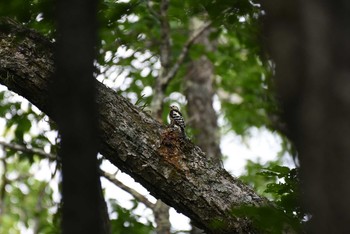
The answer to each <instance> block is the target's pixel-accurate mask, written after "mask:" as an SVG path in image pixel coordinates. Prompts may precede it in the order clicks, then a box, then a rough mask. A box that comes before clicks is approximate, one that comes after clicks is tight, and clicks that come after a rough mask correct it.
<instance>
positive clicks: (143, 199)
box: [100, 170, 154, 210]
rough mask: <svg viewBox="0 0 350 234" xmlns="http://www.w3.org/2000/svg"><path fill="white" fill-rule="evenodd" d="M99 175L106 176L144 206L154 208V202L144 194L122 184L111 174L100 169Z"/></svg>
mask: <svg viewBox="0 0 350 234" xmlns="http://www.w3.org/2000/svg"><path fill="white" fill-rule="evenodd" d="M100 175H101V176H103V177H104V178H106V179H107V180H108V181H109V182H111V183H113V184H114V185H116V186H118V187H119V188H121V189H123V190H124V191H126V192H128V193H130V194H131V195H132V196H133V197H134V198H135V199H136V200H138V201H139V202H142V203H143V204H145V206H147V207H148V208H150V209H151V210H153V209H154V204H153V203H152V202H150V201H149V200H148V199H147V198H146V197H145V196H143V195H142V194H140V193H139V192H137V191H136V190H135V189H132V188H130V187H128V186H126V185H125V184H123V183H122V182H121V181H120V180H118V179H116V178H115V177H114V175H113V174H110V173H108V172H105V171H103V170H100Z"/></svg>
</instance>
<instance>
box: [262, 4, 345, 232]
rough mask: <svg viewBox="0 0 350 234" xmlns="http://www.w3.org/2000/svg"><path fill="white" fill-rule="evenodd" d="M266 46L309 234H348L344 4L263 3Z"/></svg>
mask: <svg viewBox="0 0 350 234" xmlns="http://www.w3.org/2000/svg"><path fill="white" fill-rule="evenodd" d="M265 8H266V11H267V13H266V28H265V29H266V35H267V40H268V41H267V44H268V47H269V49H270V51H271V54H272V57H273V60H274V61H275V62H276V81H277V88H278V93H279V96H280V98H281V101H282V106H283V110H284V118H285V120H286V122H287V124H288V127H289V129H288V131H289V132H290V134H291V138H292V140H293V141H294V143H295V145H296V147H297V149H298V152H299V160H300V165H301V175H302V188H303V191H304V196H303V198H304V200H303V202H304V204H305V207H306V208H308V209H309V211H310V212H311V214H312V219H311V225H310V227H309V231H310V233H350V225H349V220H350V215H349V210H350V182H349V178H350V170H349V165H350V157H349V155H350V137H349V136H350V123H349V120H350V66H349V61H350V43H349V41H350V27H349V22H350V14H349V12H350V2H349V1H324V0H319V1H317V0H310V1H283V2H279V3H276V2H274V3H272V2H269V1H266V4H265Z"/></svg>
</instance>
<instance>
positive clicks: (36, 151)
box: [0, 141, 57, 160]
mask: <svg viewBox="0 0 350 234" xmlns="http://www.w3.org/2000/svg"><path fill="white" fill-rule="evenodd" d="M0 145H2V146H3V147H4V148H8V149H13V150H18V151H21V152H23V153H29V154H36V155H39V156H41V157H44V158H48V159H50V160H56V159H57V157H56V155H53V154H50V153H46V152H45V151H44V150H41V149H35V148H28V147H27V146H25V145H20V144H16V143H6V142H4V141H0Z"/></svg>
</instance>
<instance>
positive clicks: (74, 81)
mask: <svg viewBox="0 0 350 234" xmlns="http://www.w3.org/2000/svg"><path fill="white" fill-rule="evenodd" d="M96 14H97V1H84V0H73V1H71V0H61V1H58V3H57V19H58V20H57V34H58V35H59V36H58V38H57V42H58V43H57V44H56V50H55V64H56V65H57V69H56V71H55V73H54V75H53V84H52V86H51V87H50V89H49V92H50V94H51V95H50V96H49V97H50V100H52V105H53V106H55V109H54V113H53V114H54V115H55V117H56V121H57V124H58V129H59V132H60V135H61V147H60V153H59V155H60V157H61V158H62V191H63V192H62V200H63V209H62V233H72V234H73V233H94V234H95V233H101V234H102V233H109V228H108V215H107V213H106V212H107V210H106V209H105V203H104V200H103V197H102V196H101V194H102V189H101V184H100V180H99V173H98V164H97V152H98V151H97V150H98V138H97V133H98V131H97V124H98V121H97V108H96V102H95V97H96V93H95V90H96V88H95V83H96V80H95V79H94V77H93V71H94V65H93V63H94V59H95V57H96V52H95V46H96V42H97V36H96V35H97V27H96V24H97V23H96ZM30 68H31V67H29V69H30ZM104 219H105V220H104Z"/></svg>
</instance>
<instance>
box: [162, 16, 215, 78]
mask: <svg viewBox="0 0 350 234" xmlns="http://www.w3.org/2000/svg"><path fill="white" fill-rule="evenodd" d="M210 26H211V22H207V23H205V24H204V25H203V26H202V28H201V29H199V30H198V31H197V32H196V33H194V34H193V35H192V36H191V37H190V38H189V39H188V40H187V41H186V43H185V44H184V45H183V47H182V50H181V53H180V55H179V57H178V58H177V60H176V62H175V63H174V65H173V66H172V68H171V69H170V70H169V72H168V73H167V75H166V76H165V77H164V78H163V80H162V82H163V84H164V85H167V84H168V83H169V82H170V80H171V79H172V78H173V77H174V76H175V75H176V73H177V72H178V70H179V68H180V66H181V64H182V63H183V62H184V60H185V58H186V56H187V55H188V52H189V49H190V47H191V46H192V44H193V43H194V41H195V40H196V39H197V38H198V37H199V36H200V35H201V34H202V33H203V32H205V30H207V29H208V28H209V27H210Z"/></svg>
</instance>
